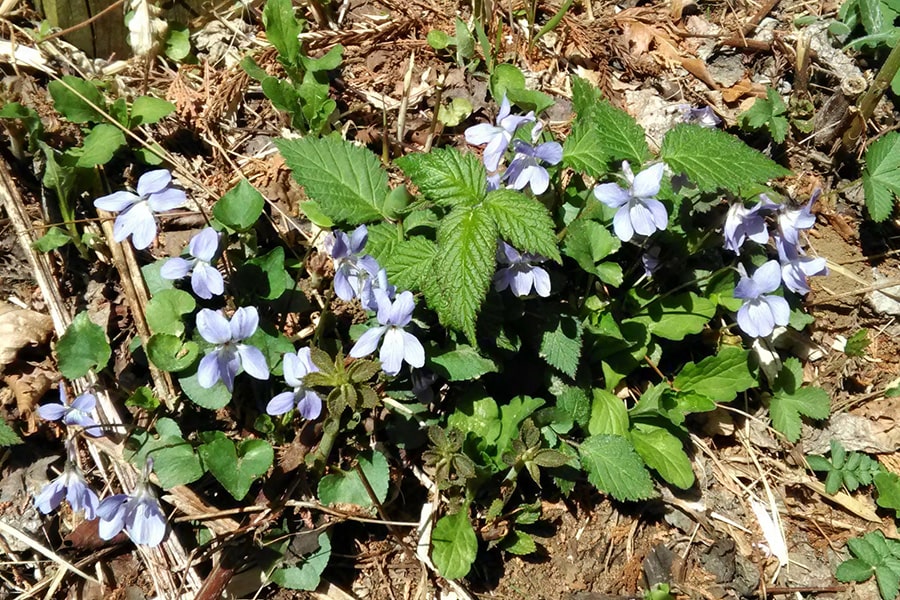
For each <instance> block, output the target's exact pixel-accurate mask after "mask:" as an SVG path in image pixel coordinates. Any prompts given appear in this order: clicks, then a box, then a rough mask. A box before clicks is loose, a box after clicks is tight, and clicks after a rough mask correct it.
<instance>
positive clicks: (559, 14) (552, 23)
mask: <svg viewBox="0 0 900 600" xmlns="http://www.w3.org/2000/svg"><path fill="white" fill-rule="evenodd" d="M574 1H575V0H566V1H565V2H563V5H562V6H560V7H559V10H558V11H556V14H554V15H553V16H552V17H550V20H549V21H547V22H546V23H545V24H544V26H543V27H541V30H540V31H538V32H537V35H536V36H534V38H532V40H531V42H530V43H529V44H528V49H529V50H532V49H533V48H534V45H535V44H536V43H537V41H538V40H539V39H541V37H543V36H544V35H545V34H546V33H547V32H549V31H552V30H553V29H554V28H556V26H557V25H559V22H560V21H562V19H563V17H564V16H566V13H567V12H568V11H569V9H570V8H571V7H572V3H573V2H574Z"/></svg>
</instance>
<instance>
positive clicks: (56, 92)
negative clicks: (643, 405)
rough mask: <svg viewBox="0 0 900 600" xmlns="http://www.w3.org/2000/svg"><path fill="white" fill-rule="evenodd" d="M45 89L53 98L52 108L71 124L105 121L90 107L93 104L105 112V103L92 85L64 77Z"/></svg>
mask: <svg viewBox="0 0 900 600" xmlns="http://www.w3.org/2000/svg"><path fill="white" fill-rule="evenodd" d="M47 88H48V89H49V90H50V96H52V97H53V107H54V108H55V109H56V110H57V111H59V113H60V114H62V116H64V117H65V118H67V119H68V120H70V121H72V122H73V123H102V122H103V121H105V120H106V119H105V118H104V116H103V115H102V114H100V113H99V112H98V111H97V109H96V108H94V107H93V106H91V104H93V105H94V106H96V107H97V108H99V109H100V110H106V102H105V101H104V100H103V96H102V95H101V94H100V91H99V90H98V89H97V87H96V86H95V85H94V84H93V83H91V82H89V81H85V80H84V79H81V78H80V77H74V76H72V75H66V76H65V77H63V78H62V79H60V80H56V81H51V82H50V83H49V84H47Z"/></svg>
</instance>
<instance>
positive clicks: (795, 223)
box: [778, 189, 822, 246]
mask: <svg viewBox="0 0 900 600" xmlns="http://www.w3.org/2000/svg"><path fill="white" fill-rule="evenodd" d="M821 194H822V190H821V189H816V190H815V191H814V192H813V193H812V196H811V197H810V199H809V202H807V203H806V204H805V205H804V206H802V207H800V208H787V207H784V208H782V209H781V212H780V213H779V214H778V230H779V232H780V233H781V236H782V237H783V238H784V241H785V242H786V243H788V244H792V245H794V246H796V245H797V244H799V243H800V232H801V231H804V230H807V229H811V228H812V226H813V225H815V224H816V216H815V215H814V214H812V205H813V204H814V203H815V201H816V200H818V198H819V196H820V195H821Z"/></svg>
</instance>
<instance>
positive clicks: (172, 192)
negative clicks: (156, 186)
mask: <svg viewBox="0 0 900 600" xmlns="http://www.w3.org/2000/svg"><path fill="white" fill-rule="evenodd" d="M186 202H187V194H185V193H184V190H179V189H178V188H169V189H167V190H163V191H161V192H158V193H156V194H151V195H150V197H149V198H147V203H148V204H149V205H150V208H152V209H153V211H154V212H164V211H167V210H172V209H175V208H181V207H182V206H184V205H185V203H186Z"/></svg>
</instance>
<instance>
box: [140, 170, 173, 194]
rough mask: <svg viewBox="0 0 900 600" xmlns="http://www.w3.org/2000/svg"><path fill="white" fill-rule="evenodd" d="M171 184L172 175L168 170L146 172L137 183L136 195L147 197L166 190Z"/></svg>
mask: <svg viewBox="0 0 900 600" xmlns="http://www.w3.org/2000/svg"><path fill="white" fill-rule="evenodd" d="M170 183H172V173H171V172H170V171H169V170H168V169H156V170H155V171H147V172H146V173H144V174H143V175H141V177H140V179H138V183H137V193H138V194H140V195H141V196H149V195H150V194H155V193H157V192H161V191H162V190H164V189H166V188H167V187H168V186H169V184H170Z"/></svg>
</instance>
